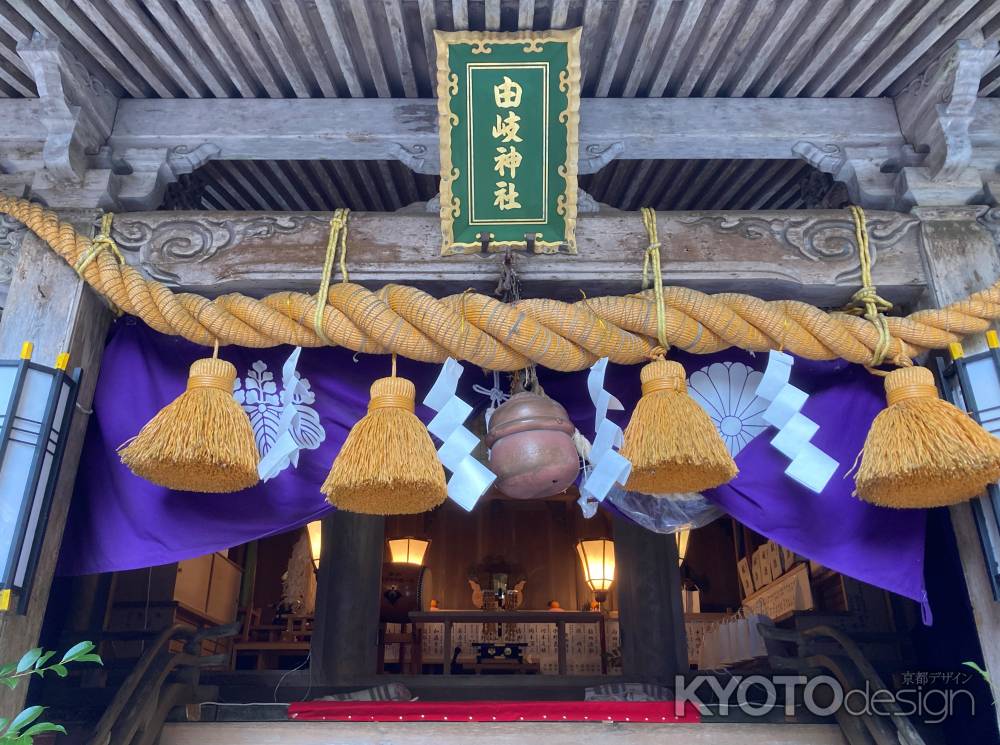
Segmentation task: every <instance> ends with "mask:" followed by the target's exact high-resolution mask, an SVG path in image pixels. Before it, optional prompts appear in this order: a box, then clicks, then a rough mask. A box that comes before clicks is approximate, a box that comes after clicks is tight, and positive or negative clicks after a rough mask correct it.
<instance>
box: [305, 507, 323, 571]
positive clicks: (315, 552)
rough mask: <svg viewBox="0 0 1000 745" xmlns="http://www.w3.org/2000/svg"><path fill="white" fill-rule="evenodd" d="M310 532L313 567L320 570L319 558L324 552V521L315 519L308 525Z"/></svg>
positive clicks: (307, 528)
mask: <svg viewBox="0 0 1000 745" xmlns="http://www.w3.org/2000/svg"><path fill="white" fill-rule="evenodd" d="M306 531H308V533H309V554H310V555H311V556H312V563H313V569H315V570H316V571H317V572H318V571H319V558H320V556H321V555H322V553H323V523H322V521H320V520H313V521H312V522H311V523H309V524H308V525H306Z"/></svg>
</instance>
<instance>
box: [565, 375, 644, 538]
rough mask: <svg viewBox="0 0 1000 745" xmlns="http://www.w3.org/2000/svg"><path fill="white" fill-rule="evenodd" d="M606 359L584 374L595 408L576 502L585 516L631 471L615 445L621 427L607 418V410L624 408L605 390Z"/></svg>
mask: <svg viewBox="0 0 1000 745" xmlns="http://www.w3.org/2000/svg"><path fill="white" fill-rule="evenodd" d="M607 369H608V358H607V357H603V358H601V359H599V360H598V361H597V362H596V363H594V366H593V367H591V368H590V374H589V375H588V376H587V391H588V392H589V393H590V400H591V401H593V402H594V409H595V410H596V412H595V416H594V432H595V435H594V444H593V445H591V446H590V452H589V453H588V454H587V460H588V461H589V462H590V464H591V468H590V469H589V473H586V474H585V478H584V480H583V483H581V484H580V499H579V500H577V503H578V504H579V505H580V509H581V510H583V515H584V517H586V518H591V517H593V516H594V515H595V514H597V505H598V504H599V503H600V502H603V501H604V498H605V497H606V496H608V492H610V491H611V489H612V487H614V485H615V484H624V483H625V482H626V481H627V480H628V476H629V474H630V473H631V472H632V464H631V463H629V461H628V459H626V458H625V457H624V456H622V455H621V454H620V453H619V452H618V451H617V450H616V448H620V447H621V446H622V442H623V437H622V428H621V427H619V426H618V425H617V424H615V423H614V422H612V421H611V420H610V419H608V418H607V414H608V409H612V410H614V411H622V410H624V408H625V407H624V406H622V403H621V401H619V400H618V399H617V398H615V397H614V396H612V395H611V394H610V393H608V392H607V391H606V390H604V375H605V373H606V372H607Z"/></svg>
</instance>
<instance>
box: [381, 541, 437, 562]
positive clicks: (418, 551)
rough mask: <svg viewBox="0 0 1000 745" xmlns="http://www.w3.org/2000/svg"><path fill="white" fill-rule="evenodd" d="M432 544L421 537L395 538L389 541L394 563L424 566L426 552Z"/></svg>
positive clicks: (390, 553)
mask: <svg viewBox="0 0 1000 745" xmlns="http://www.w3.org/2000/svg"><path fill="white" fill-rule="evenodd" d="M430 545H431V542H430V541H425V540H423V539H421V538H393V539H392V540H390V541H389V555H390V556H391V557H392V563H393V564H416V565H417V566H423V564H424V554H426V553H427V547H428V546H430Z"/></svg>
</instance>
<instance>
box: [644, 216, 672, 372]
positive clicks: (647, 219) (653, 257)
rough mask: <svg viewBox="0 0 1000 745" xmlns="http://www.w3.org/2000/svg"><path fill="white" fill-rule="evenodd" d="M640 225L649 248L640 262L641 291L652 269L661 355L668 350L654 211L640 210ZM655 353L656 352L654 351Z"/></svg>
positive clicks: (657, 334)
mask: <svg viewBox="0 0 1000 745" xmlns="http://www.w3.org/2000/svg"><path fill="white" fill-rule="evenodd" d="M642 224H643V225H645V226H646V234H647V235H648V236H649V247H648V248H646V254H645V256H644V257H643V260H642V289H644V290H645V289H647V288H648V287H649V270H650V267H652V269H653V297H654V298H655V304H656V340H657V342H659V344H660V346H661V347H662V348H663V352H662V353H663V354H666V352H667V351H668V350H669V349H670V342H669V341H667V319H666V314H665V313H664V308H663V273H662V271H661V266H660V239H659V237H658V236H657V231H656V211H655V210H654V209H653V208H652V207H643V208H642ZM654 351H656V350H654Z"/></svg>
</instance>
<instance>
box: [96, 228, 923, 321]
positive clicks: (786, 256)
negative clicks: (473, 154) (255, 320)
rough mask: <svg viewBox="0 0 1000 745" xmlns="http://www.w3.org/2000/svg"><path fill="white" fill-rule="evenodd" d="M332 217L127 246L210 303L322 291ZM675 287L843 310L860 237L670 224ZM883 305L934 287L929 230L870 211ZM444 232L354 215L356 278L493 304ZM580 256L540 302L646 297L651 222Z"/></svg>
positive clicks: (171, 234) (492, 276) (549, 268)
mask: <svg viewBox="0 0 1000 745" xmlns="http://www.w3.org/2000/svg"><path fill="white" fill-rule="evenodd" d="M329 218H330V215H329V214H328V213H317V212H298V213H297V212H291V213H260V212H164V211H158V212H146V213H125V214H121V215H117V216H116V217H115V220H114V232H113V235H114V237H115V239H116V240H117V241H118V244H119V246H121V248H122V249H123V250H124V251H125V253H126V256H127V257H128V260H129V262H130V263H132V264H134V265H138V266H140V267H141V268H142V269H143V270H144V271H145V272H146V274H147V275H148V276H150V277H154V278H156V279H159V280H161V281H163V282H165V283H166V284H167V285H169V286H171V287H173V288H175V289H177V290H183V291H190V292H197V293H201V294H205V295H218V294H222V293H226V292H235V291H239V292H244V293H247V294H251V295H256V296H261V295H265V294H267V293H269V292H272V291H276V290H288V289H294V290H300V291H304V292H314V291H315V290H316V287H317V285H318V283H319V278H320V271H321V267H322V265H323V258H324V252H325V248H326V244H327V234H328V231H329ZM658 222H659V232H660V236H661V238H662V239H663V249H662V251H663V273H664V277H665V282H666V283H668V284H679V285H684V286H688V287H692V288H695V289H699V290H703V291H706V292H721V291H739V292H747V293H751V294H754V295H758V296H760V297H763V298H768V299H779V298H796V299H799V300H804V301H806V302H810V303H813V304H816V305H820V306H825V307H831V306H838V305H841V304H843V303H844V302H846V301H847V300H848V299H849V298H850V296H851V294H852V293H853V292H854V291H855V290H857V289H858V287H859V286H860V280H859V268H858V262H857V252H856V249H855V247H854V242H853V235H854V228H853V224H852V223H851V221H850V219H849V217H848V215H847V213H846V212H843V211H834V210H825V211H822V210H820V211H809V212H806V211H785V212H766V211H762V212H662V213H660V214H659V215H658ZM868 225H869V230H870V233H871V245H872V248H873V251H874V254H875V256H876V263H875V274H874V277H875V282H876V283H877V284H878V287H879V292H880V293H881V294H882V295H883V296H884V297H886V298H887V299H889V300H891V301H892V302H896V303H902V304H906V303H911V302H913V301H915V300H916V298H917V297H918V296H919V295H920V293H921V292H922V291H923V288H924V284H925V283H924V278H923V267H922V264H921V262H920V256H919V250H918V243H919V221H918V220H917V219H916V218H914V217H912V216H909V215H903V214H899V213H895V212H870V213H869V214H868ZM440 231H441V228H440V221H439V218H438V217H437V216H436V215H433V214H428V213H426V212H414V213H410V214H406V213H372V212H369V213H366V212H361V213H352V214H351V216H350V223H349V236H348V241H347V245H348V249H347V266H348V272H349V275H350V279H351V280H352V281H356V282H362V283H366V284H370V285H374V286H380V285H382V284H386V283H389V282H396V283H406V284H411V285H415V286H417V287H420V288H421V289H424V290H426V291H428V292H430V293H432V294H434V295H437V296H441V295H446V294H451V293H460V292H464V291H465V290H466V289H468V288H470V287H471V288H474V289H476V290H478V291H485V292H492V290H493V288H494V287H495V285H496V282H497V278H498V276H499V271H500V255H498V254H490V255H482V254H479V255H465V256H450V257H441V256H440V240H441V238H440ZM577 238H578V253H577V255H575V256H567V255H523V254H522V255H519V256H518V258H517V270H518V272H519V273H520V275H521V278H522V283H523V290H524V294H525V296H526V297H530V296H549V297H557V298H562V299H579V298H580V297H581V295H580V291H581V290H582V291H583V292H585V293H586V294H587V296H589V297H593V296H596V295H602V294H627V293H630V292H635V291H637V290H638V289H639V288H640V284H641V276H642V263H643V257H644V252H645V249H646V247H647V244H648V239H647V237H646V232H645V230H644V228H643V226H642V221H641V220H640V218H639V215H638V214H637V213H627V212H618V211H615V210H607V211H602V212H600V213H598V214H597V215H593V216H590V215H588V216H584V217H581V218H580V220H579V223H578V229H577Z"/></svg>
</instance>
